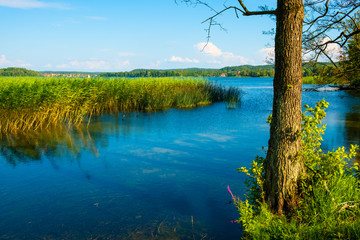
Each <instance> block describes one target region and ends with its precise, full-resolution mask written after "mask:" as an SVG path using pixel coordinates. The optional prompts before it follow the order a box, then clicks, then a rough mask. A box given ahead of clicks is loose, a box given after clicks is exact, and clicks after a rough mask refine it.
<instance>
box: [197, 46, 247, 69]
mask: <svg viewBox="0 0 360 240" xmlns="http://www.w3.org/2000/svg"><path fill="white" fill-rule="evenodd" d="M194 47H195V49H197V50H199V51H200V52H202V53H203V54H205V55H208V56H210V57H213V59H211V60H209V61H208V62H209V63H215V64H223V65H224V64H225V65H226V64H236V65H239V64H248V63H249V59H247V58H245V57H243V56H238V55H236V54H234V53H232V52H223V51H222V50H221V49H220V48H218V47H217V46H216V45H215V44H213V43H212V42H208V43H206V42H200V43H198V44H196V45H194Z"/></svg>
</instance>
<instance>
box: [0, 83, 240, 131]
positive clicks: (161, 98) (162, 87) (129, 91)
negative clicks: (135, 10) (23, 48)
mask: <svg viewBox="0 0 360 240" xmlns="http://www.w3.org/2000/svg"><path fill="white" fill-rule="evenodd" d="M239 97H240V92H239V90H235V91H234V90H233V89H225V88H223V87H220V86H215V85H212V84H210V83H209V82H208V81H206V80H204V79H190V78H189V79H187V78H186V79H183V78H138V79H70V78H34V77H18V78H15V77H12V78H10V77H9V78H3V77H2V78H0V133H15V132H18V131H26V130H37V129H40V128H47V127H49V126H56V125H59V124H64V123H66V124H72V125H76V124H80V123H82V122H84V121H85V120H87V121H89V120H90V119H91V117H92V116H95V115H100V114H104V113H120V112H131V111H158V110H164V109H167V108H190V107H196V106H202V105H207V104H211V103H213V102H216V101H226V100H228V99H234V98H236V99H239Z"/></svg>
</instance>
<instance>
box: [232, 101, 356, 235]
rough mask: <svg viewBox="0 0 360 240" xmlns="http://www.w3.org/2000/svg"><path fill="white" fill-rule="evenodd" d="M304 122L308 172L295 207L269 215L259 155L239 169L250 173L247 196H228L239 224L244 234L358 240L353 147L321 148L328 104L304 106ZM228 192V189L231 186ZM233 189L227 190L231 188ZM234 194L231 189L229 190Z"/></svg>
mask: <svg viewBox="0 0 360 240" xmlns="http://www.w3.org/2000/svg"><path fill="white" fill-rule="evenodd" d="M305 107H306V108H307V109H306V111H305V113H304V114H303V121H302V135H301V136H302V149H303V150H302V151H301V152H300V154H301V155H302V156H303V157H304V161H305V166H306V173H305V174H304V175H303V176H302V180H301V181H300V182H299V189H300V195H299V199H300V202H299V206H298V208H297V209H295V211H294V212H292V213H287V214H286V215H281V216H280V215H278V214H273V213H272V212H271V211H270V209H269V206H268V205H267V204H266V203H265V200H264V193H263V187H262V186H263V182H264V168H263V161H264V158H263V157H256V159H255V160H254V162H253V163H252V164H251V165H252V167H251V168H250V169H249V170H247V169H246V168H241V169H239V170H240V171H241V172H245V173H246V174H247V175H248V176H249V178H248V180H247V181H246V184H247V185H248V187H249V193H250V194H249V195H248V196H247V197H248V199H247V200H246V201H241V200H240V199H239V198H237V197H235V196H234V195H232V198H233V200H234V203H235V206H236V207H237V209H238V211H239V213H240V217H239V219H238V220H237V222H239V223H241V224H242V225H243V229H244V236H243V238H244V239H360V178H359V175H358V171H359V168H358V163H356V162H352V161H351V159H352V158H354V157H355V156H356V151H357V150H358V147H357V146H351V148H350V150H349V152H348V153H347V152H346V151H345V148H344V147H341V148H338V149H337V150H333V151H328V152H326V153H325V152H323V151H322V149H321V141H322V140H323V139H322V135H323V134H324V131H325V125H322V124H321V120H322V119H323V118H324V117H325V116H326V113H325V109H326V108H327V107H328V103H327V102H325V101H324V100H323V101H321V102H319V103H317V104H316V106H315V107H314V108H310V107H309V106H305ZM229 191H230V189H229ZM230 193H231V191H230ZM231 194H232V193H231Z"/></svg>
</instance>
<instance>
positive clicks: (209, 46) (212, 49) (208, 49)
mask: <svg viewBox="0 0 360 240" xmlns="http://www.w3.org/2000/svg"><path fill="white" fill-rule="evenodd" d="M195 48H197V49H198V50H199V51H201V52H203V53H206V54H209V55H211V56H214V57H219V56H221V55H222V54H223V52H222V51H221V49H220V48H218V47H217V46H215V44H213V43H212V42H208V43H206V42H200V43H198V44H196V45H195Z"/></svg>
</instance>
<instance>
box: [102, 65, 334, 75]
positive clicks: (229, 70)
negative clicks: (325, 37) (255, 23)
mask: <svg viewBox="0 0 360 240" xmlns="http://www.w3.org/2000/svg"><path fill="white" fill-rule="evenodd" d="M328 66H329V64H328V63H318V64H316V65H306V64H305V65H304V67H303V76H314V75H315V76H317V75H320V74H321V73H322V72H324V68H326V69H327V68H328ZM274 74H275V67H274V65H261V66H251V65H243V66H233V67H224V68H220V69H207V68H187V69H171V70H157V69H135V70H132V71H129V72H105V73H99V74H98V77H104V78H107V77H135V78H136V77H274Z"/></svg>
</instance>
